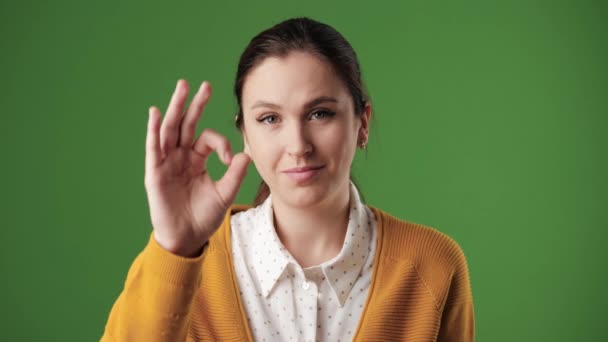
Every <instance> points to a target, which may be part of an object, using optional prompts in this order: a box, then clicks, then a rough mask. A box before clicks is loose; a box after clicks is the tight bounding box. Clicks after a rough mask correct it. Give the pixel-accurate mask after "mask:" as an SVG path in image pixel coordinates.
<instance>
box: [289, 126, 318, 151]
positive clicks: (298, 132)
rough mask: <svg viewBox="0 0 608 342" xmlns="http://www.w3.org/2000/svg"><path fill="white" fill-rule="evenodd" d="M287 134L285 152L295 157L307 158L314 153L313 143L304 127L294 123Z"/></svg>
mask: <svg viewBox="0 0 608 342" xmlns="http://www.w3.org/2000/svg"><path fill="white" fill-rule="evenodd" d="M285 133H286V134H285V144H286V146H285V150H286V152H287V154H289V155H290V156H293V157H305V156H307V155H309V154H310V153H312V151H313V145H312V141H311V140H310V136H309V132H308V131H307V128H306V127H305V126H304V125H302V124H301V123H293V124H292V125H291V126H290V129H288V130H286V132H285Z"/></svg>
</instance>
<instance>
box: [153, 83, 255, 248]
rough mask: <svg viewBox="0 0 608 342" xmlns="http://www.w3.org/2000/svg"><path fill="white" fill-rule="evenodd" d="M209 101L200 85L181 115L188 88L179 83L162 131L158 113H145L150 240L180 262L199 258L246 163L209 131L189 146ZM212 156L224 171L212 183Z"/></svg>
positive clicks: (204, 86) (225, 141)
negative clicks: (209, 167) (209, 169)
mask: <svg viewBox="0 0 608 342" xmlns="http://www.w3.org/2000/svg"><path fill="white" fill-rule="evenodd" d="M210 96H211V86H210V84H209V83H208V82H203V83H202V84H201V86H200V88H199V90H198V92H197V93H196V95H195V96H194V98H193V99H192V101H191V103H190V105H189V106H188V109H187V111H184V107H185V106H184V104H185V102H186V99H187V98H188V83H187V82H186V81H185V80H182V79H180V80H178V82H177V86H176V89H175V91H174V93H173V96H172V97H171V102H170V103H169V106H168V108H167V112H166V113H165V117H164V120H163V121H162V125H161V113H160V111H159V110H158V108H156V107H154V106H152V107H150V109H149V117H148V131H147V135H146V169H145V177H144V184H145V187H146V193H147V196H148V204H149V207H150V218H151V220H152V226H153V228H154V238H155V239H156V241H157V242H158V244H159V245H160V246H161V247H163V248H164V249H166V250H168V251H170V252H172V253H174V254H178V255H181V256H185V257H194V256H197V255H200V252H201V248H202V247H203V245H204V244H205V243H206V242H207V240H208V239H209V237H210V236H211V235H212V234H213V233H214V232H215V231H216V230H217V229H218V228H219V226H220V225H221V223H222V220H223V218H224V215H225V214H226V211H227V210H228V209H229V208H230V205H231V204H232V203H233V201H234V199H235V197H236V194H237V192H238V190H239V188H240V186H241V184H242V181H243V179H244V178H245V174H246V172H247V165H248V164H249V161H250V158H249V156H248V155H246V154H245V153H242V152H241V153H237V154H236V155H234V156H232V149H231V147H230V142H229V141H228V139H227V138H226V137H224V136H223V135H221V134H219V133H217V132H215V131H213V130H211V129H205V130H203V132H202V133H201V135H200V136H199V137H198V138H197V139H196V141H193V138H194V135H195V130H196V125H197V123H198V120H199V119H200V117H201V116H202V112H203V109H204V108H205V105H206V104H207V102H208V101H209V97H210ZM212 151H216V152H217V153H218V155H219V158H220V160H221V161H222V162H223V163H224V164H226V165H229V167H228V169H227V170H226V173H225V174H224V176H223V177H222V178H221V179H220V180H218V181H217V182H216V181H214V180H213V179H211V177H210V176H209V173H208V172H207V168H206V164H207V158H208V157H209V155H210V154H211V152H212Z"/></svg>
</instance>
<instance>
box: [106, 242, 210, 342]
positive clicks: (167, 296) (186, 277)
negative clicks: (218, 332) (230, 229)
mask: <svg viewBox="0 0 608 342" xmlns="http://www.w3.org/2000/svg"><path fill="white" fill-rule="evenodd" d="M206 252H207V245H205V247H204V248H203V251H202V253H201V255H200V256H198V257H195V258H185V257H181V256H178V255H176V254H173V253H171V252H169V251H167V250H165V249H164V248H162V247H161V246H160V245H159V244H158V243H157V242H156V239H155V238H154V234H150V238H149V240H148V243H147V245H146V247H145V248H144V250H143V251H142V252H141V253H139V255H137V257H136V258H135V260H134V261H133V263H132V264H131V267H130V268H129V271H128V273H127V277H126V281H125V284H124V288H123V289H122V292H121V293H120V295H119V296H118V298H117V299H116V301H115V302H114V305H113V306H112V309H111V311H110V315H109V317H108V320H107V323H106V326H105V330H104V333H103V336H102V337H101V341H102V342H123V341H186V339H187V334H188V327H189V323H190V322H189V321H190V316H191V313H190V311H191V310H190V309H191V307H192V303H193V300H194V297H195V294H196V290H197V288H198V287H199V285H200V281H201V279H200V277H201V269H202V263H203V260H204V258H205V256H206V254H207V253H206Z"/></svg>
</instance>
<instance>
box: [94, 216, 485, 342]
mask: <svg viewBox="0 0 608 342" xmlns="http://www.w3.org/2000/svg"><path fill="white" fill-rule="evenodd" d="M248 208H250V207H249V206H246V205H233V206H232V207H231V208H230V210H228V211H227V213H226V216H225V218H224V221H223V223H222V226H221V227H220V228H219V229H218V230H217V231H216V233H215V234H214V235H213V236H212V237H211V239H210V240H209V243H208V244H207V245H206V246H205V248H204V249H203V252H202V254H201V255H200V256H198V257H195V258H184V257H181V256H178V255H175V254H172V253H170V252H168V251H166V250H165V249H163V248H162V247H160V245H158V244H157V243H156V240H155V239H154V237H153V235H152V234H150V238H149V240H148V243H147V245H146V247H145V248H144V250H143V251H142V252H141V253H140V254H139V255H138V256H137V257H136V258H135V260H134V261H133V263H132V265H131V267H130V268H129V272H128V274H127V278H126V281H125V285H124V288H123V290H122V292H121V293H120V295H119V296H118V299H117V300H116V301H115V303H114V305H113V306H112V309H111V311H110V315H109V318H108V321H107V323H106V326H105V331H104V333H103V336H102V337H101V341H102V342H110V341H113V342H122V341H146V342H148V341H188V342H192V341H252V340H253V339H252V337H251V336H252V335H251V332H250V331H249V327H248V324H247V317H246V314H245V310H244V307H243V305H242V302H241V301H242V298H240V295H239V288H238V283H237V280H236V277H235V273H234V266H233V262H232V253H231V246H230V216H231V215H232V214H234V213H236V212H238V211H241V210H246V209H248ZM370 208H371V209H372V210H373V211H374V213H375V215H376V217H377V222H378V226H377V228H378V242H377V243H378V245H377V247H376V255H375V256H374V265H373V270H372V272H373V275H372V280H371V284H370V288H369V293H368V297H367V301H366V303H365V306H364V308H363V312H362V314H361V319H360V321H359V325H358V327H357V331H356V333H355V335H354V338H353V340H354V341H421V342H422V341H425V342H427V341H442V342H447V341H450V342H452V341H453V342H456V341H462V342H464V341H466V342H472V341H474V335H475V323H474V310H473V297H472V292H471V285H470V280H469V270H468V266H467V261H466V259H465V256H464V254H463V251H462V250H461V248H460V247H459V245H458V244H457V243H456V242H455V241H454V240H453V239H452V238H450V237H449V236H447V235H446V234H444V233H442V232H440V231H438V230H436V229H434V228H432V227H428V226H424V225H421V224H417V223H412V222H408V221H403V220H400V219H398V218H396V217H393V216H391V215H390V214H388V213H386V212H383V211H382V210H380V209H378V208H375V207H370Z"/></svg>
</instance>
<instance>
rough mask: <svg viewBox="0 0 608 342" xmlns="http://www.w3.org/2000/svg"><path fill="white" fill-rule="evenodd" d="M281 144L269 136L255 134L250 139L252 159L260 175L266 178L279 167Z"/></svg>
mask: <svg viewBox="0 0 608 342" xmlns="http://www.w3.org/2000/svg"><path fill="white" fill-rule="evenodd" d="M280 149H281V146H280V144H278V143H276V142H274V141H273V139H272V138H271V137H270V136H269V135H268V134H255V135H252V136H251V137H250V139H249V150H250V152H251V158H252V160H253V163H254V164H255V166H256V168H257V169H258V172H259V173H260V175H261V176H262V177H264V178H266V176H267V175H270V174H271V173H272V170H273V169H274V168H276V167H277V164H278V162H279V159H280V156H281V152H280Z"/></svg>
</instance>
